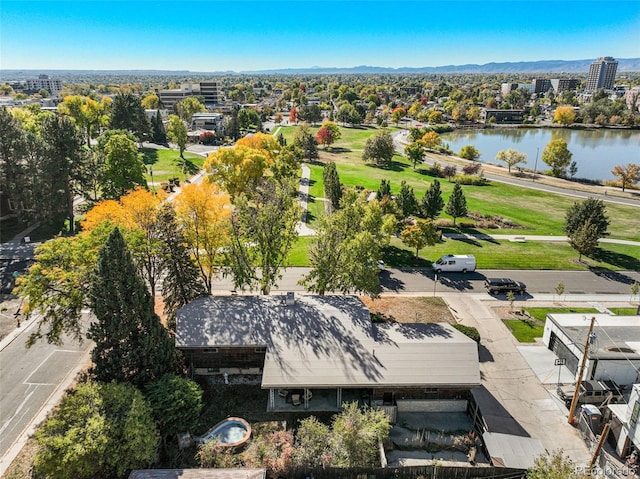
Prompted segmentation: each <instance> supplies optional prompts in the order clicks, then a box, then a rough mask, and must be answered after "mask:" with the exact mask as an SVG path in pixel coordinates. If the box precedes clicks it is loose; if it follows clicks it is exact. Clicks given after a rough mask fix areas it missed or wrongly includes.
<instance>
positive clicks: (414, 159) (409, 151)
mask: <svg viewBox="0 0 640 479" xmlns="http://www.w3.org/2000/svg"><path fill="white" fill-rule="evenodd" d="M404 154H405V155H407V158H409V161H410V162H411V163H412V164H413V169H414V170H415V169H416V165H417V164H418V163H422V161H423V160H424V156H425V151H424V145H423V144H422V143H420V142H417V141H414V142H413V143H410V144H409V145H407V147H406V148H405V149H404Z"/></svg>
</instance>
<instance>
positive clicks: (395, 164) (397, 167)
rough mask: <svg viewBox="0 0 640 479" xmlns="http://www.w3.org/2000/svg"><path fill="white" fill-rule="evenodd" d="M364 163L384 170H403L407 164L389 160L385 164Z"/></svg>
mask: <svg viewBox="0 0 640 479" xmlns="http://www.w3.org/2000/svg"><path fill="white" fill-rule="evenodd" d="M365 164H366V166H368V167H370V168H376V169H378V170H385V171H404V170H405V168H406V166H407V165H405V164H404V163H400V162H399V161H391V162H389V163H387V164H385V165H376V164H375V163H365Z"/></svg>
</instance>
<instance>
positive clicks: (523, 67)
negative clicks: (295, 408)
mask: <svg viewBox="0 0 640 479" xmlns="http://www.w3.org/2000/svg"><path fill="white" fill-rule="evenodd" d="M593 60H594V59H588V60H540V61H535V62H502V63H485V64H484V65H476V64H467V65H444V66H438V67H402V68H390V67H374V66H367V65H361V66H356V67H347V68H341V67H318V66H314V67H309V68H274V69H271V70H252V71H240V72H235V71H213V72H192V71H189V70H68V69H60V70H50V69H43V70H32V69H28V70H27V69H20V70H18V69H12V70H0V78H3V79H14V78H16V77H17V76H22V77H23V78H24V77H25V76H29V77H32V76H36V75H38V74H42V73H44V74H48V75H51V76H61V75H135V76H140V75H172V76H173V75H176V76H181V77H188V76H203V75H234V74H246V75H275V74H284V75H296V74H297V75H301V74H366V73H373V74H376V73H377V74H387V73H404V74H418V73H587V72H588V71H589V65H591V63H592V62H593ZM617 60H618V72H638V71H640V58H618V59H617Z"/></svg>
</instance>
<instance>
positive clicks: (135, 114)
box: [111, 93, 149, 141]
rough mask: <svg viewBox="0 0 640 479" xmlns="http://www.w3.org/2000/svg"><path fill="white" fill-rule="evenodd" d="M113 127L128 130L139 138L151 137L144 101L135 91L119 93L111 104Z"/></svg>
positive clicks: (142, 139) (113, 128) (141, 139)
mask: <svg viewBox="0 0 640 479" xmlns="http://www.w3.org/2000/svg"><path fill="white" fill-rule="evenodd" d="M111 129H112V130H127V131H129V132H131V133H133V134H134V135H135V136H136V137H137V138H138V140H140V141H144V140H146V139H147V138H148V137H149V120H148V119H147V114H146V113H145V111H144V107H143V106H142V101H141V100H140V98H139V97H138V96H137V95H134V94H133V93H118V94H117V95H116V96H115V98H114V99H113V103H112V105H111Z"/></svg>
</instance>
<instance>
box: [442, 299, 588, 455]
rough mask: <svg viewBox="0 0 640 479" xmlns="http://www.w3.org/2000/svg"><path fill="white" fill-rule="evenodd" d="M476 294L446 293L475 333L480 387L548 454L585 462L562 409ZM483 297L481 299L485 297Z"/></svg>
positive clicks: (453, 308)
mask: <svg viewBox="0 0 640 479" xmlns="http://www.w3.org/2000/svg"><path fill="white" fill-rule="evenodd" d="M474 296H475V295H468V294H458V295H453V294H452V295H446V297H445V300H446V302H447V304H449V307H450V309H451V311H452V313H453V314H454V316H455V318H456V321H458V322H459V323H461V324H464V325H467V326H473V327H475V328H477V329H478V331H479V333H480V336H481V338H483V339H482V341H481V348H480V375H481V377H482V384H483V386H485V387H486V389H487V390H488V391H489V392H491V394H492V395H493V396H494V397H495V398H496V399H497V400H498V401H499V402H500V403H501V404H502V406H503V407H504V408H505V409H506V410H507V411H508V412H509V414H511V416H513V418H514V419H515V420H516V421H518V423H520V425H521V426H522V427H523V428H524V429H525V430H526V432H527V433H528V434H529V435H530V436H531V437H533V438H536V439H538V440H540V442H541V443H542V445H543V446H544V448H545V449H547V450H548V451H550V452H551V451H553V450H555V449H560V448H562V449H563V450H564V452H565V453H566V454H567V455H568V456H569V457H570V458H571V459H573V461H574V462H575V463H576V464H586V463H587V461H588V460H589V458H590V454H589V450H588V449H587V447H586V446H585V444H584V442H583V441H582V438H581V437H580V434H579V432H578V430H577V429H575V428H574V427H572V426H571V425H569V424H568V422H567V418H566V414H565V411H562V410H561V409H560V407H559V406H558V404H557V403H556V402H555V401H554V400H553V398H552V397H551V396H550V394H549V392H548V391H547V390H546V389H545V387H544V386H543V384H542V383H541V382H540V380H539V379H538V377H537V375H536V374H535V373H534V371H532V369H531V368H530V367H529V364H528V363H527V362H526V361H525V359H524V358H523V356H522V354H521V353H520V351H518V348H517V342H516V340H515V338H514V337H513V335H512V334H511V333H510V332H509V330H508V329H507V327H506V326H505V325H504V324H503V323H502V321H501V320H500V318H499V317H497V315H496V314H495V313H494V311H493V310H492V309H491V301H492V300H487V301H480V300H479V299H478V298H474ZM485 298H486V296H485Z"/></svg>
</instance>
